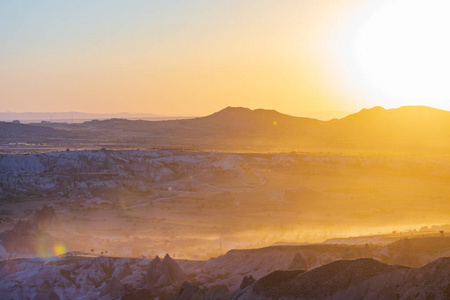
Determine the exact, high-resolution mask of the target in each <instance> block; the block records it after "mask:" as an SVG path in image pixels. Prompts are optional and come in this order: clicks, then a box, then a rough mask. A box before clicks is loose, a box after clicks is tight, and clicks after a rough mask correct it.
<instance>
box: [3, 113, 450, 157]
mask: <svg viewBox="0 0 450 300" xmlns="http://www.w3.org/2000/svg"><path fill="white" fill-rule="evenodd" d="M5 124H6V123H5ZM11 124H12V123H8V125H4V126H12V125H11ZM14 125H21V124H14ZM22 126H26V125H22ZM28 126H31V125H28ZM46 126H48V127H52V128H54V129H63V130H65V131H66V132H69V131H70V132H73V133H77V134H78V136H81V139H78V140H77V142H78V143H84V144H85V145H86V144H87V145H89V144H92V143H102V144H110V145H111V146H112V147H114V146H115V145H122V146H127V147H171V148H191V149H192V148H193V149H199V150H224V151H305V152H332V153H333V152H334V153H357V154H359V153H370V154H426V155H429V154H446V153H448V152H449V151H450V139H448V136H450V112H448V111H444V110H439V109H434V108H430V107H425V106H405V107H401V108H397V109H389V110H386V109H384V108H382V107H374V108H371V109H363V110H361V111H360V112H358V113H355V114H351V115H349V116H347V117H345V118H342V119H334V120H330V121H326V122H325V121H319V120H316V119H310V118H302V117H294V116H290V115H286V114H282V113H279V112H277V111H274V110H264V109H256V110H250V109H248V108H243V107H227V108H225V109H223V110H221V111H219V112H216V113H214V114H211V115H209V116H206V117H200V118H194V119H183V120H169V121H142V120H137V121H130V120H125V119H109V120H104V121H95V120H94V121H89V122H84V123H82V124H46ZM16 127H17V128H16V130H15V131H12V132H11V134H9V136H18V137H20V136H24V134H25V133H24V131H26V132H28V129H25V127H19V126H16ZM38 127H39V128H33V130H35V132H36V133H35V134H33V137H39V136H42V137H46V136H48V135H52V133H51V132H50V131H44V129H43V127H42V126H38ZM41 129H42V131H36V130H41ZM61 132H64V131H56V132H53V133H58V134H59V133H61ZM27 134H28V133H27ZM25 136H29V134H28V135H26V134H25Z"/></svg>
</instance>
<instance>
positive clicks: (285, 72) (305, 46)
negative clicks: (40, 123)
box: [0, 0, 450, 115]
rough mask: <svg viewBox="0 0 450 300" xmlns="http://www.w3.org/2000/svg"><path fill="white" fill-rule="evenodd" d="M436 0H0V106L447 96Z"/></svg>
mask: <svg viewBox="0 0 450 300" xmlns="http://www.w3.org/2000/svg"><path fill="white" fill-rule="evenodd" d="M448 8H449V7H448V4H446V1H444V0H441V1H440V0H435V1H421V0H392V1H383V0H373V1H361V0H309V1H305V0H292V1H280V0H273V1H260V0H254V1H243V0H241V1H212V0H210V1H133V0H128V1H114V0H105V1H92V0H89V1H62V0H58V1H45V0H40V1H20V0H11V1H6V0H2V1H0V111H16V112H24V111H37V112H40V111H83V112H95V113H113V112H124V111H127V112H148V113H161V114H170V115H204V114H209V113H212V112H214V111H217V110H219V109H222V108H224V107H225V106H245V107H250V108H268V109H276V110H279V111H281V112H284V113H288V114H299V113H301V112H305V111H331V110H340V111H342V110H344V111H357V110H359V109H361V108H364V107H372V106H376V105H381V106H384V107H398V106H401V105H408V104H411V105H420V104H422V105H430V106H434V107H438V108H442V109H447V110H449V109H450V101H449V100H450V91H449V89H450V87H449V86H450V85H449V84H448V82H449V80H450V77H449V72H450V71H449V70H450V63H449V58H448V56H449V55H448V53H450V46H449V43H448V42H447V40H448V38H447V36H448V32H447V31H448V30H449V28H450V23H449V22H450V21H448V20H447V19H448V18H447V16H446V13H445V12H448Z"/></svg>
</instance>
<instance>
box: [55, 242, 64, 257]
mask: <svg viewBox="0 0 450 300" xmlns="http://www.w3.org/2000/svg"><path fill="white" fill-rule="evenodd" d="M53 253H54V254H55V255H58V256H60V255H63V254H65V253H67V249H66V247H65V246H64V245H63V244H60V243H56V244H54V245H53Z"/></svg>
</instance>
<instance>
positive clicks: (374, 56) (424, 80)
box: [348, 0, 450, 109]
mask: <svg viewBox="0 0 450 300" xmlns="http://www.w3.org/2000/svg"><path fill="white" fill-rule="evenodd" d="M449 12H450V1H448V0H393V1H382V3H381V4H380V2H379V3H378V5H375V6H374V7H373V10H371V12H370V13H369V14H368V15H367V17H366V18H364V20H362V23H361V24H360V26H358V29H357V31H356V33H355V35H354V36H353V38H352V41H351V43H350V47H351V49H348V50H349V51H350V53H349V54H350V56H351V60H352V62H351V64H352V65H353V67H354V68H355V72H356V74H355V76H357V77H358V80H360V81H362V82H363V83H364V84H365V85H368V86H369V87H370V89H371V90H374V91H376V92H378V93H380V94H381V96H383V97H384V98H385V99H386V102H384V103H383V104H384V105H385V106H390V107H395V106H402V105H430V106H434V107H440V108H444V109H448V108H449V107H450V104H449V103H450V17H449Z"/></svg>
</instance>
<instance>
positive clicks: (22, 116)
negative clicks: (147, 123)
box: [0, 111, 186, 123]
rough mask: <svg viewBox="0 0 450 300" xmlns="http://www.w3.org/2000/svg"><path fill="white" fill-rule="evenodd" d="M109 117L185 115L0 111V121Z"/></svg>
mask: <svg viewBox="0 0 450 300" xmlns="http://www.w3.org/2000/svg"><path fill="white" fill-rule="evenodd" d="M111 118H121V119H129V120H138V119H139V120H154V121H157V120H172V119H182V118H186V117H176V116H164V115H159V114H149V113H128V112H121V113H112V114H95V113H84V112H76V111H69V112H20V113H17V112H0V121H8V122H11V121H14V120H19V121H20V122H22V123H40V122H41V121H46V122H59V123H61V122H68V123H81V122H84V121H90V120H94V119H97V120H106V119H111Z"/></svg>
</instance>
